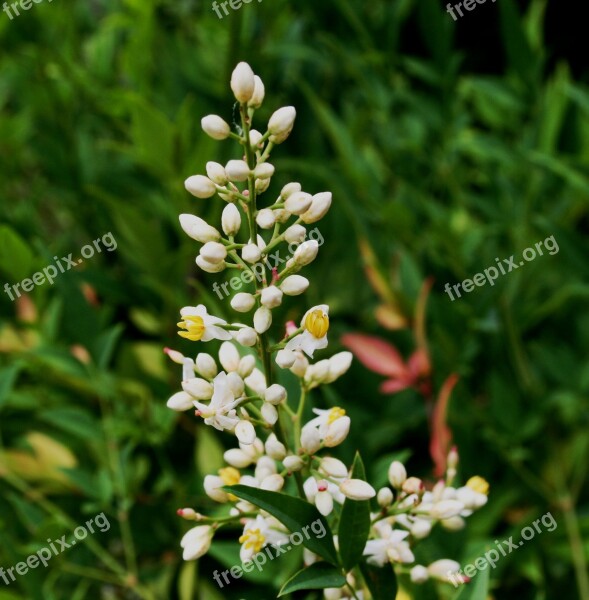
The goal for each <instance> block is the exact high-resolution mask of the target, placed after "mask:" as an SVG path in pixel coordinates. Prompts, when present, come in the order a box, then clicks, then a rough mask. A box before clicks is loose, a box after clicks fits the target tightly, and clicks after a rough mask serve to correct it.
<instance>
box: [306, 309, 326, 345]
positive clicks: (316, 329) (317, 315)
mask: <svg viewBox="0 0 589 600" xmlns="http://www.w3.org/2000/svg"><path fill="white" fill-rule="evenodd" d="M305 329H306V330H307V331H308V332H309V333H310V334H311V335H313V337H316V338H317V339H320V338H322V337H325V336H326V335H327V330H328V329H329V317H328V316H327V314H325V313H324V312H323V311H322V310H321V309H319V308H318V309H317V310H314V311H313V312H310V313H309V314H308V315H307V317H306V318H305Z"/></svg>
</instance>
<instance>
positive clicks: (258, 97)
mask: <svg viewBox="0 0 589 600" xmlns="http://www.w3.org/2000/svg"><path fill="white" fill-rule="evenodd" d="M254 82H255V83H254V93H253V95H252V97H251V98H250V99H249V101H248V103H247V105H248V106H249V107H250V108H260V106H262V102H264V96H265V94H266V90H265V88H264V82H263V81H262V80H261V79H260V78H259V77H258V76H257V75H254Z"/></svg>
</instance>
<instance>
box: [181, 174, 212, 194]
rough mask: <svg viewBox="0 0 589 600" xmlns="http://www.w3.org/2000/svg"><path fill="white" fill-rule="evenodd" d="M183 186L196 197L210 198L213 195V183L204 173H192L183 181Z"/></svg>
mask: <svg viewBox="0 0 589 600" xmlns="http://www.w3.org/2000/svg"><path fill="white" fill-rule="evenodd" d="M184 187H185V188H186V189H187V190H188V191H189V192H190V193H191V194H192V195H193V196H196V197H197V198H210V197H211V196H214V195H215V192H216V191H217V188H216V187H215V184H214V183H213V182H212V181H211V180H210V179H209V178H208V177H205V176H204V175H192V177H189V178H188V179H187V180H186V181H185V182H184Z"/></svg>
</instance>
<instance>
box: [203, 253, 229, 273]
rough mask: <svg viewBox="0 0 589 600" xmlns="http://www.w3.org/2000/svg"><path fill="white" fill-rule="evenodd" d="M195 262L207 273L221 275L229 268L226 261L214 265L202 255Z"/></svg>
mask: <svg viewBox="0 0 589 600" xmlns="http://www.w3.org/2000/svg"><path fill="white" fill-rule="evenodd" d="M195 262H196V264H197V265H198V266H199V267H200V268H201V269H202V270H203V271H204V272H205V273H220V272H221V271H223V270H224V269H225V268H226V267H227V265H226V264H225V261H224V260H223V261H220V262H218V263H212V262H210V261H208V260H207V259H206V258H205V257H204V256H201V255H200V254H199V255H198V256H197V257H196V261H195Z"/></svg>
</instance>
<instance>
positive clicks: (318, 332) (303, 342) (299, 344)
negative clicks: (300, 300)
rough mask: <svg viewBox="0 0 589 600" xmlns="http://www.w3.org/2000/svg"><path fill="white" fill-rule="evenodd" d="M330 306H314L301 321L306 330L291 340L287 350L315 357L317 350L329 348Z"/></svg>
mask: <svg viewBox="0 0 589 600" xmlns="http://www.w3.org/2000/svg"><path fill="white" fill-rule="evenodd" d="M328 313H329V306H327V304H319V305H317V306H313V308H310V309H309V310H308V311H307V312H306V313H305V316H304V317H303V318H302V320H301V327H303V328H304V331H303V332H302V333H299V334H298V335H296V336H295V337H293V338H292V340H290V341H289V342H288V343H287V344H286V346H285V348H286V350H302V351H303V352H304V353H305V354H307V356H311V357H312V356H313V353H314V352H315V350H321V349H322V348H326V347H327V331H328V330H329V314H328Z"/></svg>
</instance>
